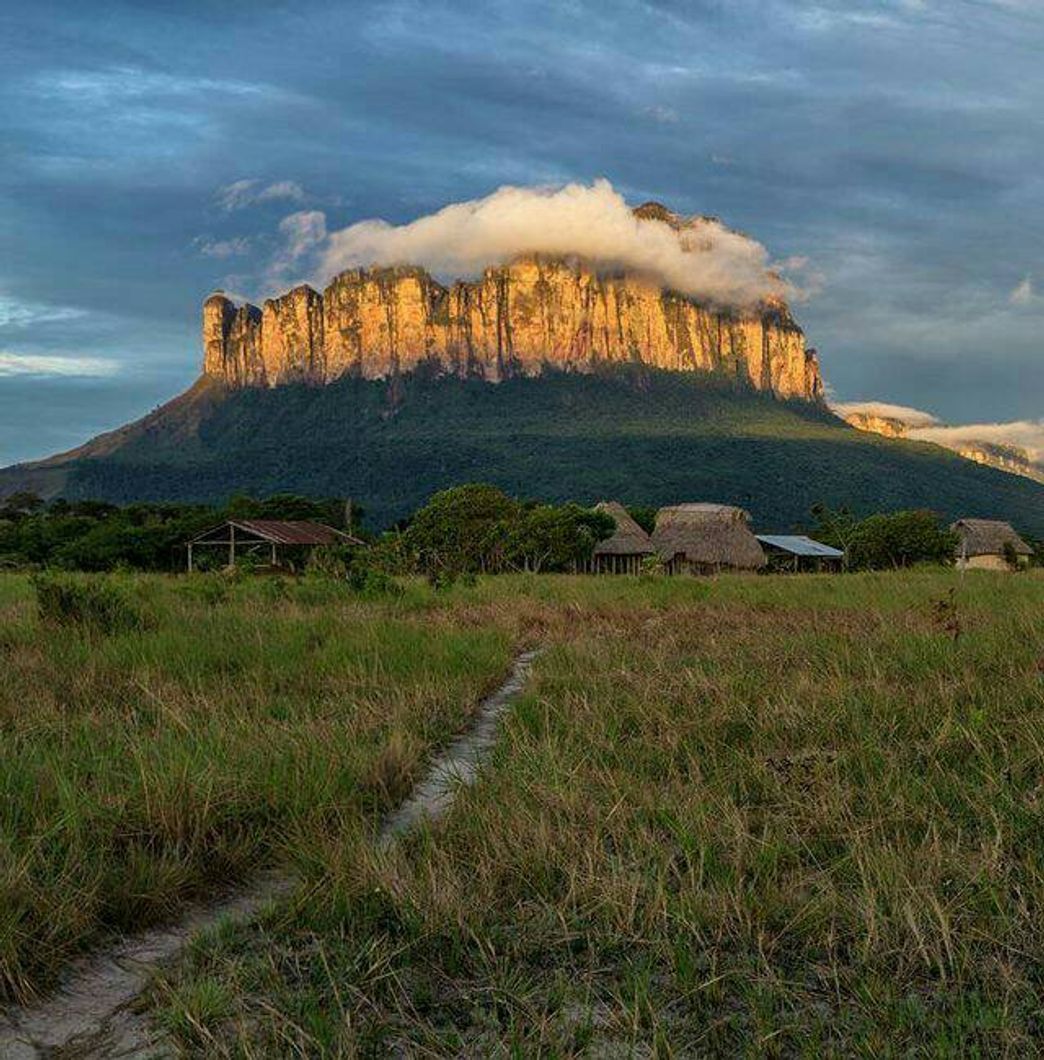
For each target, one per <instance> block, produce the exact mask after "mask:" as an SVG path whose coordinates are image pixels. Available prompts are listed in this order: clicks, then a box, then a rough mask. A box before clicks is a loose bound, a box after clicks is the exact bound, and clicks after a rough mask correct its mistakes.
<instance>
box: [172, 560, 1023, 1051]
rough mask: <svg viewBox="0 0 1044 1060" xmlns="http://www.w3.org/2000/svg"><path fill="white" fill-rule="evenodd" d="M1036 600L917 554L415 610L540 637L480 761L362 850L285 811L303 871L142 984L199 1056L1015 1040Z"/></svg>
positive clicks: (501, 585) (515, 591)
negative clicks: (397, 828)
mask: <svg viewBox="0 0 1044 1060" xmlns="http://www.w3.org/2000/svg"><path fill="white" fill-rule="evenodd" d="M951 589H952V590H953V592H954V595H953V603H954V607H955V611H956V616H957V625H958V626H959V635H958V636H956V638H955V637H954V636H953V632H952V628H953V624H952V622H950V620H949V618H950V616H949V615H948V614H945V613H943V612H945V611H946V608H947V606H948V603H947V602H948V601H949V600H950V596H949V594H950V590H951ZM1042 603H1044V580H1042V579H1041V577H1040V576H1039V575H1021V576H1005V575H990V574H983V575H978V574H976V575H968V576H967V577H965V578H964V579H961V578H960V577H959V576H958V575H956V574H955V573H952V572H931V571H926V572H910V573H906V574H896V575H873V576H851V577H815V578H805V577H803V578H782V577H775V578H773V577H763V578H746V577H734V578H721V579H717V580H713V581H695V580H688V579H674V580H669V581H657V580H649V581H637V580H628V579H598V580H595V579H588V580H584V579H572V578H554V577H530V578H503V579H499V580H495V581H493V580H486V581H483V582H480V584H479V585H478V586H477V587H476V588H474V589H472V590H460V591H457V592H456V593H454V594H452V595H451V596H450V597H449V598H447V599H446V600H445V601H441V602H434V603H431V604H428V605H425V606H428V607H429V612H428V613H429V619H433V618H434V616H436V615H439V616H440V621H446V620H448V617H449V616H455V618H456V621H458V622H462V623H471V622H474V623H479V624H482V623H488V622H490V621H491V616H494V615H496V616H498V619H497V620H498V621H500V622H501V623H504V624H505V628H507V627H510V628H512V629H513V630H514V631H515V633H514V635H515V636H519V635H520V633H521V631H527V633H528V636H530V637H533V636H536V635H539V636H540V638H541V639H542V640H543V641H544V642H545V643H547V644H548V645H549V649H548V651H547V652H546V653H545V655H544V656H543V657H542V658H541V659H540V661H539V662H538V664H537V670H536V673H535V677H534V680H533V682H532V684H531V686H530V689H529V691H528V693H527V694H526V696H525V697H524V699H523V700H522V701H521V702H520V703H519V704H518V705H517V707H516V708H515V710H514V711H513V712H512V713H511V715H510V716H509V718H508V721H507V723H506V726H505V730H504V733H503V738H502V740H501V743H500V745H499V746H498V749H497V752H496V755H495V761H494V762H493V763H492V765H491V766H490V768H489V769H488V771H487V773H486V775H485V777H484V779H483V781H482V783H480V784H479V785H478V786H477V787H475V788H473V789H470V790H468V791H466V792H464V793H463V794H462V796H461V798H460V800H459V801H458V802H457V804H456V806H455V807H454V809H453V811H452V812H451V814H450V815H449V817H448V818H447V819H445V821H444V822H443V823H442V824H441V825H440V826H439V827H438V828H437V829H435V830H433V831H422V832H420V833H418V834H416V835H415V836H413V837H412V838H411V839H409V840H408V841H406V842H405V843H403V844H402V845H401V846H400V847H399V848H398V849H395V850H392V851H391V852H388V853H377V852H375V851H374V849H373V847H372V844H371V842H370V836H369V835H367V833H366V831H365V829H362V828H360V827H359V825H358V823H357V821H353V820H351V819H348V818H339V819H337V820H336V821H332V822H324V827H323V828H321V829H319V828H312V829H309V830H308V831H304V830H302V831H299V832H298V833H297V834H296V835H295V837H294V840H293V842H292V843H291V844H290V846H289V850H290V856H291V857H292V858H293V859H294V861H295V863H296V864H297V865H298V866H299V867H300V869H301V871H302V874H303V876H304V878H305V883H304V885H303V886H302V888H301V890H300V891H299V892H298V893H297V894H296V895H295V896H294V897H293V898H291V899H290V900H288V901H287V902H285V903H283V904H281V905H280V906H278V907H276V908H275V909H274V910H272V911H271V912H270V913H268V914H267V915H266V916H265V917H264V918H263V919H262V920H261V922H260V923H258V924H256V925H252V926H248V927H239V928H234V929H228V930H225V931H224V932H222V933H220V934H219V935H215V936H212V937H209V938H204V939H202V940H201V941H200V942H199V943H198V944H197V945H196V946H195V947H194V949H193V952H192V954H191V956H190V958H189V959H188V960H187V961H186V962H185V964H184V966H183V967H182V968H181V969H180V970H179V971H178V972H177V973H176V974H174V975H173V976H171V977H170V978H168V979H167V980H165V981H164V982H162V983H160V984H159V985H158V987H157V989H156V991H155V994H154V996H153V1003H154V1004H155V1005H156V1006H158V1008H159V1009H160V1010H161V1011H162V1013H163V1014H164V1018H165V1019H166V1021H167V1025H168V1026H169V1027H171V1028H172V1029H173V1030H174V1031H175V1033H177V1034H178V1035H179V1041H180V1042H181V1044H182V1045H183V1046H184V1048H185V1049H186V1050H188V1051H189V1052H190V1053H192V1054H193V1055H197V1054H198V1055H200V1056H204V1055H205V1056H221V1055H228V1056H239V1057H261V1056H272V1055H286V1056H352V1055H360V1054H361V1055H374V1054H376V1055H383V1054H385V1053H395V1054H397V1055H417V1056H449V1055H461V1054H463V1055H505V1056H507V1055H517V1056H531V1055H545V1056H570V1055H587V1054H590V1055H607V1054H611V1055H653V1054H655V1055H662V1056H672V1055H677V1056H681V1055H717V1056H735V1055H786V1056H789V1055H808V1056H821V1055H846V1056H847V1055H865V1056H883V1055H926V1056H947V1055H954V1054H973V1055H975V1054H977V1055H996V1054H1003V1053H1009V1054H1012V1055H1025V1054H1027V1053H1030V1052H1032V1051H1034V1050H1035V1049H1036V1048H1037V1045H1036V1043H1037V1042H1039V1038H1040V1034H1041V1033H1042V1030H1044V1007H1042V1005H1041V1002H1040V1000H1039V997H1040V990H1041V985H1042V984H1041V978H1042V973H1041V969H1042V968H1044V952H1042V950H1044V936H1042V933H1041V929H1040V915H1039V911H1040V909H1041V907H1042V903H1044V854H1042V851H1044V843H1042V840H1044V834H1042V833H1044V816H1042V814H1044V779H1042V778H1044V681H1042V677H1041V674H1042V670H1041V666H1042V656H1044V608H1042V606H1041V604H1042ZM185 1027H187V1028H188V1029H187V1030H183V1029H182V1028H185Z"/></svg>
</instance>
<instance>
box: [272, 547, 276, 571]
mask: <svg viewBox="0 0 1044 1060" xmlns="http://www.w3.org/2000/svg"><path fill="white" fill-rule="evenodd" d="M275 565H276V547H275V542H274V541H273V542H272V566H273V567H274V566H275Z"/></svg>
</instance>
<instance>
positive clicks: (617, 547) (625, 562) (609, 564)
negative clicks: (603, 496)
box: [587, 501, 656, 574]
mask: <svg viewBox="0 0 1044 1060" xmlns="http://www.w3.org/2000/svg"><path fill="white" fill-rule="evenodd" d="M595 511H596V512H605V514H606V515H611V516H612V517H613V519H614V520H616V530H615V531H613V533H612V534H611V535H610V536H609V537H607V538H605V540H604V541H599V542H598V544H597V545H595V547H594V552H593V553H592V555H591V560H590V563H589V564H588V565H587V570H588V571H589V572H590V573H592V574H638V573H639V572H640V571H641V569H642V561H643V560H644V559H646V558H647V557H648V556H654V555H656V549H655V548H654V547H653V543H652V540H651V538H650V537H649V535H648V534H647V533H646V532H645V531H644V530H643V529H642V528H641V527H640V526H639V525H638V524H637V523H636V522H635V521H634V519H632V518H631V516H630V515H629V514H628V511H627V509H626V508H625V507H624V506H623V505H622V504H620V503H618V502H617V501H601V502H600V503H598V504H596V505H595Z"/></svg>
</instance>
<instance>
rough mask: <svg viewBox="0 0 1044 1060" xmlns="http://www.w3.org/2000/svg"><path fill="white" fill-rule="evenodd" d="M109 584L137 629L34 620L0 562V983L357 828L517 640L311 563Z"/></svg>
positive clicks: (417, 594) (35, 975) (42, 973)
mask: <svg viewBox="0 0 1044 1060" xmlns="http://www.w3.org/2000/svg"><path fill="white" fill-rule="evenodd" d="M67 580H70V581H71V580H75V579H74V578H73V576H69V578H68V579H67ZM80 581H81V582H89V581H90V579H80ZM110 583H112V584H115V585H117V586H118V589H119V593H120V594H121V598H122V599H124V600H127V601H130V602H131V604H133V606H134V607H135V608H136V609H137V610H138V611H140V612H141V613H142V614H143V615H146V616H148V621H147V622H145V623H144V624H143V626H142V628H138V629H128V630H123V631H119V630H118V631H115V632H112V633H109V634H105V633H103V632H102V631H100V630H99V629H98V628H97V626H96V625H94V624H92V623H87V624H86V625H84V626H83V627H82V628H80V629H77V628H76V627H75V626H69V625H55V624H51V623H48V622H44V621H42V620H41V619H40V617H39V616H38V614H37V609H36V606H35V601H34V598H33V593H32V591H31V587H30V584H29V581H28V580H27V579H23V578H20V577H17V576H12V575H9V576H3V577H0V671H2V673H3V681H2V682H0V996H7V997H25V996H27V995H29V994H31V993H32V992H33V991H34V990H36V989H38V988H39V987H40V986H41V985H43V984H46V983H47V982H48V981H49V980H50V979H51V978H52V977H53V975H54V974H55V972H56V971H57V970H59V969H60V968H61V966H62V965H63V964H64V963H65V962H66V961H67V960H68V959H69V958H70V957H71V956H72V955H74V954H75V953H76V952H78V951H80V950H82V949H83V948H84V947H86V946H88V945H90V944H92V943H94V942H96V941H98V940H99V938H100V937H102V936H103V935H104V934H105V933H106V932H109V931H112V930H127V929H132V928H137V927H141V926H143V925H146V924H149V923H152V922H155V921H159V920H163V919H165V918H167V917H169V916H170V915H171V914H172V912H173V911H174V910H176V908H177V907H178V906H179V905H180V904H181V903H183V902H184V901H186V900H187V899H190V898H193V897H195V896H199V895H206V894H208V893H210V892H211V891H212V890H213V889H214V888H215V887H217V886H220V885H223V884H226V883H228V882H229V881H233V880H236V879H238V878H240V877H242V876H244V875H245V874H248V873H250V872H253V871H254V870H256V869H257V868H258V867H259V866H261V865H263V864H267V863H273V862H275V863H279V862H283V863H285V862H286V861H288V860H289V857H290V855H289V853H288V851H289V850H290V848H294V849H296V847H297V845H298V838H297V837H298V836H300V835H323V834H326V833H327V832H328V831H331V830H332V831H338V830H340V829H343V828H348V827H351V828H358V829H360V830H361V831H362V832H366V831H368V830H370V829H372V827H373V824H374V821H375V820H376V819H377V818H378V816H379V815H380V814H381V813H383V812H385V811H387V810H388V809H389V808H390V807H392V806H393V805H394V804H395V803H396V802H397V801H398V800H399V799H401V798H402V796H403V794H404V793H405V792H406V791H407V790H408V789H409V787H410V786H411V784H412V782H413V780H414V778H415V777H416V775H417V772H418V770H419V769H420V768H421V767H422V764H423V760H424V757H425V755H426V753H427V752H428V751H429V749H430V748H431V747H432V746H433V745H436V744H439V743H441V742H444V741H445V740H446V739H448V738H449V736H450V735H452V734H453V733H454V732H455V731H457V730H458V729H460V728H461V727H462V726H463V725H464V723H465V722H466V719H467V717H468V714H469V712H470V710H471V709H472V708H473V706H474V704H475V703H476V702H477V700H478V698H479V697H480V696H481V694H482V693H483V692H484V691H485V690H487V689H488V687H490V685H491V684H494V683H495V682H496V680H497V679H498V677H499V676H500V674H501V673H502V671H503V670H504V668H505V667H506V665H507V663H508V660H509V658H510V654H511V643H512V639H513V636H514V633H513V631H512V630H510V629H508V628H507V627H505V626H498V625H497V624H496V623H495V622H489V623H485V624H482V625H477V624H475V623H471V622H457V621H455V620H454V618H453V617H452V616H450V615H446V616H439V617H438V618H437V619H430V620H429V616H428V614H427V610H428V603H427V595H428V594H427V593H426V591H425V590H423V589H422V588H420V587H414V588H412V589H411V591H410V592H409V593H408V594H407V595H406V596H405V597H404V598H402V599H397V600H394V601H391V602H388V603H379V602H378V603H373V602H371V603H366V604H362V603H360V602H358V601H356V600H355V599H353V598H352V597H351V596H350V595H349V594H348V593H347V592H346V591H344V590H343V589H341V587H340V586H337V585H335V584H332V583H325V582H321V581H311V580H305V581H302V582H300V583H297V584H292V583H282V582H278V581H271V580H267V581H265V580H258V581H256V582H251V581H248V582H244V583H242V584H239V585H232V586H230V587H229V588H228V589H227V590H226V591H221V592H216V593H215V592H214V591H213V587H214V586H215V585H216V584H218V583H217V581H216V579H214V580H211V581H207V579H205V578H195V579H191V578H181V579H164V578H161V577H124V578H114V579H110Z"/></svg>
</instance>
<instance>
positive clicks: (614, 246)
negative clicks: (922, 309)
mask: <svg viewBox="0 0 1044 1060" xmlns="http://www.w3.org/2000/svg"><path fill="white" fill-rule="evenodd" d="M296 216H298V217H299V216H300V215H296ZM288 220H289V219H288ZM312 230H313V231H314V225H313V228H312ZM289 234H290V235H291V236H292V237H294V236H297V235H299V233H298V232H297V230H296V228H292V230H291V231H290V233H289ZM522 254H548V255H554V256H576V257H580V258H584V259H586V260H587V261H590V262H592V263H593V264H595V265H596V266H598V267H601V268H606V269H626V270H628V271H632V272H636V273H640V274H642V275H646V276H648V277H649V278H651V279H653V280H655V281H657V282H658V283H661V284H663V285H664V286H666V287H670V288H672V289H674V290H676V291H680V292H682V293H683V294H687V295H690V296H692V297H693V298H697V299H700V300H703V301H707V302H712V303H716V304H719V305H730V306H748V305H752V304H754V303H756V302H758V301H759V300H761V299H763V298H767V297H772V296H776V295H790V296H793V295H794V294H795V290H794V288H793V287H792V286H791V285H790V284H788V283H787V282H786V281H785V280H784V279H782V278H781V276H780V274H779V271H778V269H779V267H778V266H777V267H773V265H772V263H771V262H770V260H769V256H768V252H767V251H766V250H765V248H764V247H763V246H762V245H761V244H760V243H758V242H756V241H755V240H753V239H749V238H747V237H746V236H743V235H740V234H739V233H737V232H732V231H729V230H728V229H727V228H725V227H724V225H722V224H720V223H719V222H717V221H714V220H709V219H702V218H697V219H694V220H693V221H692V223H691V224H690V225H687V226H686V227H685V228H684V229H683V230H682V231H676V230H675V229H673V228H672V227H671V226H670V225H668V224H666V223H665V222H662V221H655V220H642V219H640V218H637V217H635V216H634V214H633V213H632V212H631V209H630V207H629V206H628V205H627V203H626V202H625V201H624V199H623V196H622V195H620V194H619V193H618V192H616V191H615V190H614V188H613V186H612V185H611V184H610V183H609V181H607V180H596V181H594V182H593V183H592V184H589V185H587V184H567V185H565V186H564V187H558V188H544V187H512V186H504V187H501V188H498V189H497V190H496V191H495V192H493V193H492V194H491V195H487V196H486V197H485V198H481V199H472V200H469V201H467V202H459V203H453V204H452V205H450V206H446V207H444V208H443V209H441V210H439V211H437V212H436V213H433V214H428V215H427V216H425V217H420V218H418V219H417V220H415V221H411V222H409V223H408V224H403V225H391V224H388V223H387V222H385V221H381V220H368V221H360V222H358V223H357V224H353V225H349V226H348V227H347V228H343V229H341V230H340V231H336V232H332V233H330V235H329V237H328V239H327V240H326V243H325V246H324V249H323V252H322V255H321V260H320V267H319V271H320V276H319V277H317V279H318V280H319V282H324V281H326V280H328V279H329V278H330V277H331V276H332V275H334V274H335V273H337V272H340V271H342V270H343V269H347V268H353V267H356V266H369V265H421V266H423V267H424V268H426V269H428V270H429V271H430V272H432V273H434V274H435V275H436V276H438V277H440V278H443V279H456V278H465V277H473V276H475V275H478V274H480V273H481V272H482V270H483V269H484V268H486V267H488V266H490V265H497V264H501V263H503V262H505V261H509V260H511V259H512V258H515V257H517V256H519V255H522Z"/></svg>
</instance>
